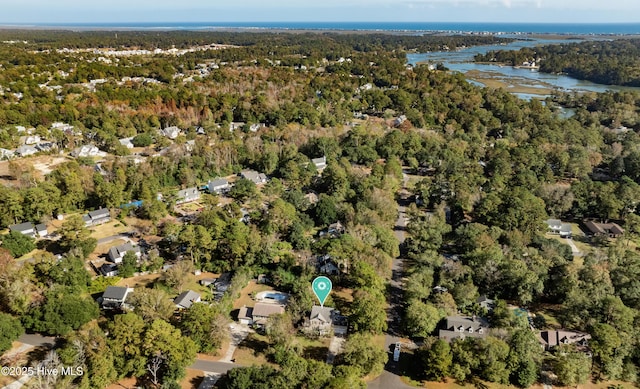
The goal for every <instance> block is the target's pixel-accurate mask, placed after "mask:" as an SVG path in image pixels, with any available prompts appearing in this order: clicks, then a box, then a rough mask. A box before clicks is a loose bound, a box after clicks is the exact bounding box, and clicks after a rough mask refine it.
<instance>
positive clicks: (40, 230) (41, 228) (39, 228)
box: [35, 223, 49, 238]
mask: <svg viewBox="0 0 640 389" xmlns="http://www.w3.org/2000/svg"><path fill="white" fill-rule="evenodd" d="M35 228H36V234H37V235H38V236H39V237H41V238H44V237H45V236H47V235H49V231H47V226H46V225H45V224H44V223H40V224H36V227H35Z"/></svg>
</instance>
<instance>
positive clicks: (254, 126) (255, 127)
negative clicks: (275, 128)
mask: <svg viewBox="0 0 640 389" xmlns="http://www.w3.org/2000/svg"><path fill="white" fill-rule="evenodd" d="M263 127H266V126H265V124H264V123H254V124H252V125H250V126H249V131H251V132H257V131H258V130H259V129H261V128H263Z"/></svg>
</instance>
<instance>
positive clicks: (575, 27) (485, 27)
mask: <svg viewBox="0 0 640 389" xmlns="http://www.w3.org/2000/svg"><path fill="white" fill-rule="evenodd" d="M31 26H33V25H31ZM27 27H28V26H27ZM35 27H56V28H60V27H69V28H83V29H92V28H95V29H127V30H129V29H132V30H217V29H236V28H237V29H256V30H261V29H264V30H272V29H285V30H361V31H364V30H366V31H403V32H428V31H446V32H476V33H482V32H484V33H493V34H499V33H507V34H508V33H549V34H596V35H602V34H605V35H631V34H640V23H590V24H578V23H450V22H447V23H445V22H424V23H423V22H197V23H173V22H172V23H68V24H42V25H35Z"/></svg>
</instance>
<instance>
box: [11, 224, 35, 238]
mask: <svg viewBox="0 0 640 389" xmlns="http://www.w3.org/2000/svg"><path fill="white" fill-rule="evenodd" d="M9 231H11V232H19V233H21V234H22V235H27V236H30V237H34V236H35V233H36V231H35V227H34V226H33V223H31V222H26V223H20V224H12V225H10V226H9Z"/></svg>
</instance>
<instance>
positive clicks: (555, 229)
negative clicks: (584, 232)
mask: <svg viewBox="0 0 640 389" xmlns="http://www.w3.org/2000/svg"><path fill="white" fill-rule="evenodd" d="M545 223H546V225H547V227H548V232H549V233H551V234H557V235H560V237H561V238H570V237H571V224H569V223H563V222H562V221H560V220H558V219H547V220H545Z"/></svg>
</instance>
